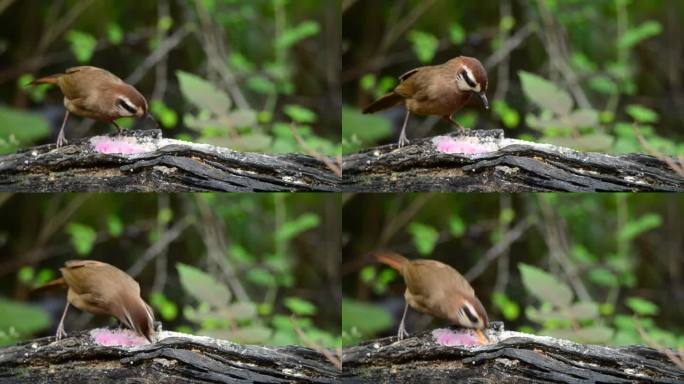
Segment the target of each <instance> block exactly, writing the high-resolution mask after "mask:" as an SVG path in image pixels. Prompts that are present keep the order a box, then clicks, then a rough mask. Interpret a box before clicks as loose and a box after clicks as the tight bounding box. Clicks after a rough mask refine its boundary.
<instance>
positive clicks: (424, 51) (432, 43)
mask: <svg viewBox="0 0 684 384" xmlns="http://www.w3.org/2000/svg"><path fill="white" fill-rule="evenodd" d="M408 39H409V41H410V42H411V43H412V44H413V52H415V53H416V56H417V57H418V60H420V62H421V63H428V62H430V61H432V59H433V58H434V57H435V53H436V52H437V47H438V46H439V39H437V38H436V37H435V36H434V35H432V34H430V33H427V32H423V31H417V30H412V31H410V32H409V33H408Z"/></svg>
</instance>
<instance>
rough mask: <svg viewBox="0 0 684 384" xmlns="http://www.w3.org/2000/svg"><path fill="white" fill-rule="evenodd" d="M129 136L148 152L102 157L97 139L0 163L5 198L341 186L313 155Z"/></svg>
mask: <svg viewBox="0 0 684 384" xmlns="http://www.w3.org/2000/svg"><path fill="white" fill-rule="evenodd" d="M125 135H126V136H124V137H123V138H124V139H129V140H133V145H139V146H144V148H148V149H149V151H144V152H142V153H136V154H122V153H109V154H107V153H102V152H98V151H96V150H95V147H94V145H93V144H92V143H93V141H92V140H93V139H94V138H90V139H82V140H79V141H77V142H76V143H75V144H72V145H67V146H64V147H62V148H55V146H54V145H53V144H50V145H42V146H38V147H34V148H29V149H25V150H22V151H19V152H17V153H14V154H10V155H3V156H0V191H6V192H84V191H103V192H106V191H111V192H130V191H142V192H198V191H240V192H243V191H336V190H337V189H338V185H339V178H338V177H337V176H336V175H335V174H334V173H333V172H332V171H330V170H329V169H328V168H327V167H326V166H325V165H324V164H323V163H321V162H320V161H318V160H316V159H314V158H312V157H310V156H305V155H299V154H288V155H269V154H261V153H243V152H235V151H232V150H230V149H228V148H222V147H216V146H212V145H207V144H194V143H189V142H184V141H179V140H170V139H162V137H161V131H160V130H148V131H126V133H125ZM99 137H102V136H99ZM99 137H98V138H99ZM108 137H112V138H115V137H116V136H115V135H109V136H108ZM132 138H133V139H132Z"/></svg>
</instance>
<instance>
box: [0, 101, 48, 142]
mask: <svg viewBox="0 0 684 384" xmlns="http://www.w3.org/2000/svg"><path fill="white" fill-rule="evenodd" d="M0 121H2V124H0V153H10V152H14V151H16V150H17V149H18V148H21V147H25V146H27V144H31V143H33V142H34V141H37V140H39V139H42V138H45V137H47V136H49V135H50V127H49V126H48V122H47V121H46V120H45V119H44V118H42V117H40V116H39V115H37V114H34V113H27V112H24V111H21V110H19V109H14V108H8V107H5V106H0Z"/></svg>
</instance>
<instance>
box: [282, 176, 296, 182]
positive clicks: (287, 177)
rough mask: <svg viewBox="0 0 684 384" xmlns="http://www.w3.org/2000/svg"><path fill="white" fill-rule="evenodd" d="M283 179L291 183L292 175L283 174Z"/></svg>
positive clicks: (292, 180)
mask: <svg viewBox="0 0 684 384" xmlns="http://www.w3.org/2000/svg"><path fill="white" fill-rule="evenodd" d="M283 181H284V182H286V183H293V182H294V177H292V176H283Z"/></svg>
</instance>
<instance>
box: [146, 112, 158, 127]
mask: <svg viewBox="0 0 684 384" xmlns="http://www.w3.org/2000/svg"><path fill="white" fill-rule="evenodd" d="M146 116H147V117H148V118H150V119H151V120H152V121H154V125H156V126H157V128H160V127H159V122H158V121H157V119H155V118H154V116H152V114H151V113H150V112H147V115H146Z"/></svg>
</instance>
